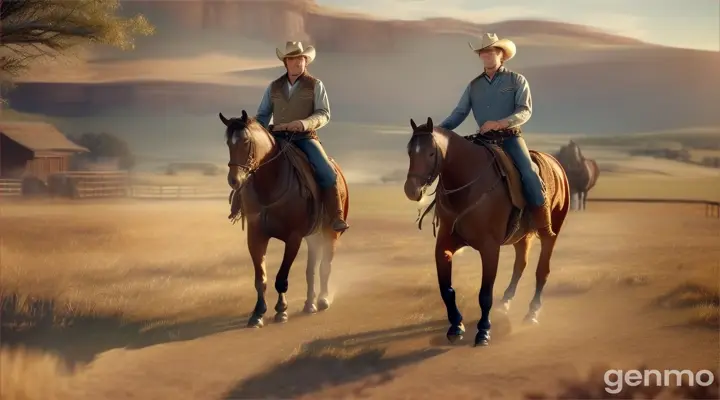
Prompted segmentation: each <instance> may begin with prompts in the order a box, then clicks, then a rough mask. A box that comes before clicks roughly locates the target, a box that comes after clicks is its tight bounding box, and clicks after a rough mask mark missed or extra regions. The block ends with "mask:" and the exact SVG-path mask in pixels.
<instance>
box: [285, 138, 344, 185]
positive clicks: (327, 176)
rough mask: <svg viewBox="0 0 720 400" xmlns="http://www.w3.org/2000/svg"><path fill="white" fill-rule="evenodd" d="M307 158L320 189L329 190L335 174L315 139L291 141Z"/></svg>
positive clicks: (335, 177)
mask: <svg viewBox="0 0 720 400" xmlns="http://www.w3.org/2000/svg"><path fill="white" fill-rule="evenodd" d="M292 142H293V143H294V144H295V145H296V146H297V147H298V148H299V149H300V150H301V151H302V152H303V153H305V155H306V156H307V158H308V161H310V165H312V167H313V171H315V179H316V180H317V184H318V186H320V188H321V189H329V188H331V187H333V186H334V185H335V181H336V179H337V173H336V172H335V168H333V166H332V164H331V163H330V159H329V158H328V156H327V154H326V153H325V150H324V149H323V148H322V145H321V144H320V142H319V141H317V140H316V139H311V138H297V139H293V141H292Z"/></svg>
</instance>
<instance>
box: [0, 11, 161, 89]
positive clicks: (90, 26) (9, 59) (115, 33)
mask: <svg viewBox="0 0 720 400" xmlns="http://www.w3.org/2000/svg"><path fill="white" fill-rule="evenodd" d="M119 11H120V2H119V0H0V82H4V83H7V82H8V81H9V80H10V78H11V77H14V76H17V75H18V74H19V73H20V72H22V71H23V70H25V69H26V68H27V67H28V66H29V63H30V62H32V61H33V60H35V59H37V58H40V57H57V56H59V55H62V54H63V53H66V52H67V50H70V49H72V48H74V47H76V46H80V45H83V44H90V43H98V44H105V45H110V46H113V47H116V48H119V49H122V50H128V49H132V48H134V39H135V37H137V36H139V35H143V36H148V35H152V34H153V33H154V31H155V29H154V27H153V26H152V25H150V23H149V22H148V21H147V19H146V18H145V17H144V16H142V15H136V16H134V17H131V18H125V17H122V16H119V15H118V12H119Z"/></svg>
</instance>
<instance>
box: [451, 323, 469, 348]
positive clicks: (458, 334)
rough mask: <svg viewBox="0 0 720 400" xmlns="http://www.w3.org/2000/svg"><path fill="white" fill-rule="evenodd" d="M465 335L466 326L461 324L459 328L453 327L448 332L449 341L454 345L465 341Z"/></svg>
mask: <svg viewBox="0 0 720 400" xmlns="http://www.w3.org/2000/svg"><path fill="white" fill-rule="evenodd" d="M464 333H465V326H464V325H463V324H460V325H458V326H451V327H450V328H449V329H448V331H447V339H448V341H449V342H450V343H451V344H452V343H455V342H458V341H460V340H463V334H464Z"/></svg>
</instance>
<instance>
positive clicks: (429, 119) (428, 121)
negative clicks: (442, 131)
mask: <svg viewBox="0 0 720 400" xmlns="http://www.w3.org/2000/svg"><path fill="white" fill-rule="evenodd" d="M427 128H428V130H430V132H432V131H433V128H434V127H433V122H432V118H430V117H428V120H427Z"/></svg>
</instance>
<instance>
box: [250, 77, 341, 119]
mask: <svg viewBox="0 0 720 400" xmlns="http://www.w3.org/2000/svg"><path fill="white" fill-rule="evenodd" d="M297 85H298V81H297V80H296V81H295V83H294V84H292V85H291V84H290V82H289V81H288V82H287V85H286V90H287V91H288V94H292V92H293V90H295V88H296V87H297ZM271 86H272V83H271V84H270V85H268V87H267V89H265V93H264V94H263V97H262V100H260V106H258V111H257V115H256V116H255V118H256V119H257V121H258V122H259V123H260V124H262V126H263V127H265V129H268V126H269V125H270V120H271V118H272V113H273V106H272V101H271V100H270V87H271ZM314 92H315V111H314V112H313V114H312V115H309V116H308V117H307V118H305V119H303V120H300V122H302V124H303V127H304V128H305V130H308V129H310V128H312V129H315V130H317V129H320V128H322V127H323V126H325V125H327V123H328V122H330V101H329V100H328V95H327V91H326V90H325V85H324V84H323V83H322V81H321V80H320V79H317V78H316V82H315V90H314Z"/></svg>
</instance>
